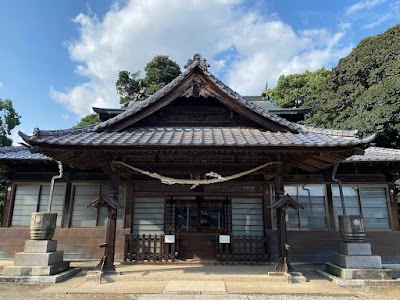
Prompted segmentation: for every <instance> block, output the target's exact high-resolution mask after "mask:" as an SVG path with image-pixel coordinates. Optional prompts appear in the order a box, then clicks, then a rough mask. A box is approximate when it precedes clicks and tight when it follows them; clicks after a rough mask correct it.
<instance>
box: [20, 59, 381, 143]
mask: <svg viewBox="0 0 400 300" xmlns="http://www.w3.org/2000/svg"><path fill="white" fill-rule="evenodd" d="M208 66H209V65H208V64H207V61H206V60H205V59H203V58H202V57H201V55H199V54H196V55H194V57H193V59H190V60H189V61H188V63H187V65H186V66H185V68H186V70H185V71H184V72H182V73H181V74H180V75H179V76H178V77H177V78H175V79H174V80H173V81H172V82H171V83H169V84H168V85H166V86H165V87H164V88H162V89H161V90H159V91H158V92H156V93H155V94H154V95H152V96H150V97H149V98H147V99H146V100H143V101H141V102H140V103H138V105H135V106H132V107H129V108H128V109H127V110H126V111H124V112H122V113H120V114H119V115H117V116H115V117H113V118H111V119H109V120H106V121H104V122H100V123H98V124H95V125H91V126H87V127H81V128H73V129H67V130H53V131H43V130H39V129H35V131H34V132H33V134H32V135H31V136H29V135H26V134H24V133H22V132H19V134H20V136H21V137H22V139H23V140H24V141H25V142H27V143H28V144H31V145H34V146H46V145H48V146H54V145H59V146H82V147H91V146H97V145H102V146H124V147H128V146H129V147H143V146H150V147H153V146H250V147H253V146H258V147H259V146H264V147H276V146H278V147H282V146H293V147H337V146H344V147H347V146H351V147H353V146H357V145H360V146H363V145H365V144H367V143H369V142H371V141H372V140H373V139H374V136H370V137H366V138H361V137H360V134H359V132H358V131H344V130H331V129H322V128H315V127H310V126H304V125H299V124H297V123H293V122H290V121H288V120H286V119H284V118H281V117H279V116H278V115H275V114H273V113H270V112H268V111H267V110H265V109H263V108H261V107H260V106H258V105H256V104H254V103H253V102H252V101H250V100H247V99H245V98H244V97H242V96H240V95H239V94H238V93H236V92H235V91H233V90H232V89H231V88H229V87H228V86H226V85H225V84H223V83H222V82H221V81H220V80H218V79H217V78H216V77H215V76H214V75H212V74H211V73H210V72H209V71H208ZM179 97H187V98H189V97H204V98H207V97H213V98H215V99H217V100H218V101H220V102H221V103H222V104H224V105H225V106H227V107H229V108H230V109H232V110H233V111H235V112H237V113H238V114H240V115H242V116H244V117H246V118H247V119H249V120H251V121H253V122H254V124H257V126H256V127H254V128H239V127H237V128H236V127H204V125H201V126H192V127H170V128H157V127H151V126H149V127H137V126H136V127H135V123H136V122H138V121H140V120H142V119H143V118H145V117H147V116H149V115H151V114H153V113H155V112H157V111H158V110H160V109H161V108H163V107H165V106H167V105H169V104H170V103H172V102H173V101H174V100H176V99H177V98H179Z"/></svg>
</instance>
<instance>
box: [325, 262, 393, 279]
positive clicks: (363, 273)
mask: <svg viewBox="0 0 400 300" xmlns="http://www.w3.org/2000/svg"><path fill="white" fill-rule="evenodd" d="M326 271H327V272H328V273H330V274H332V275H335V276H337V277H340V278H343V279H374V280H392V279H393V277H392V270H391V269H346V268H341V267H340V266H337V265H334V264H330V263H327V264H326Z"/></svg>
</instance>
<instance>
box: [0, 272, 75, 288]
mask: <svg viewBox="0 0 400 300" xmlns="http://www.w3.org/2000/svg"><path fill="white" fill-rule="evenodd" d="M80 271H81V269H80V268H74V269H69V270H67V271H64V272H61V273H58V274H56V275H49V276H4V275H0V282H15V283H17V282H25V283H33V284H35V283H37V284H43V283H57V282H61V281H64V280H66V279H68V278H70V277H72V276H74V275H76V274H78V273H79V272H80Z"/></svg>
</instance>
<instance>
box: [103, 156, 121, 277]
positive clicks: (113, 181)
mask: <svg viewBox="0 0 400 300" xmlns="http://www.w3.org/2000/svg"><path fill="white" fill-rule="evenodd" d="M118 194H119V169H118V165H115V164H112V165H111V174H110V196H111V197H112V198H113V199H114V200H115V201H116V202H118ZM116 232H117V210H114V209H110V210H109V214H108V219H107V233H106V245H105V246H106V247H107V249H106V256H105V259H104V266H103V268H102V270H103V271H106V272H107V271H108V272H109V271H115V266H114V256H115V235H116Z"/></svg>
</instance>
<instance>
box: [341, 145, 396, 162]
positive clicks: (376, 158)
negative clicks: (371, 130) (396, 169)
mask: <svg viewBox="0 0 400 300" xmlns="http://www.w3.org/2000/svg"><path fill="white" fill-rule="evenodd" d="M382 161H388V162H389V161H393V162H400V149H390V148H379V147H369V148H367V149H365V152H364V155H353V156H351V157H349V158H347V159H346V160H345V161H344V162H382Z"/></svg>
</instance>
